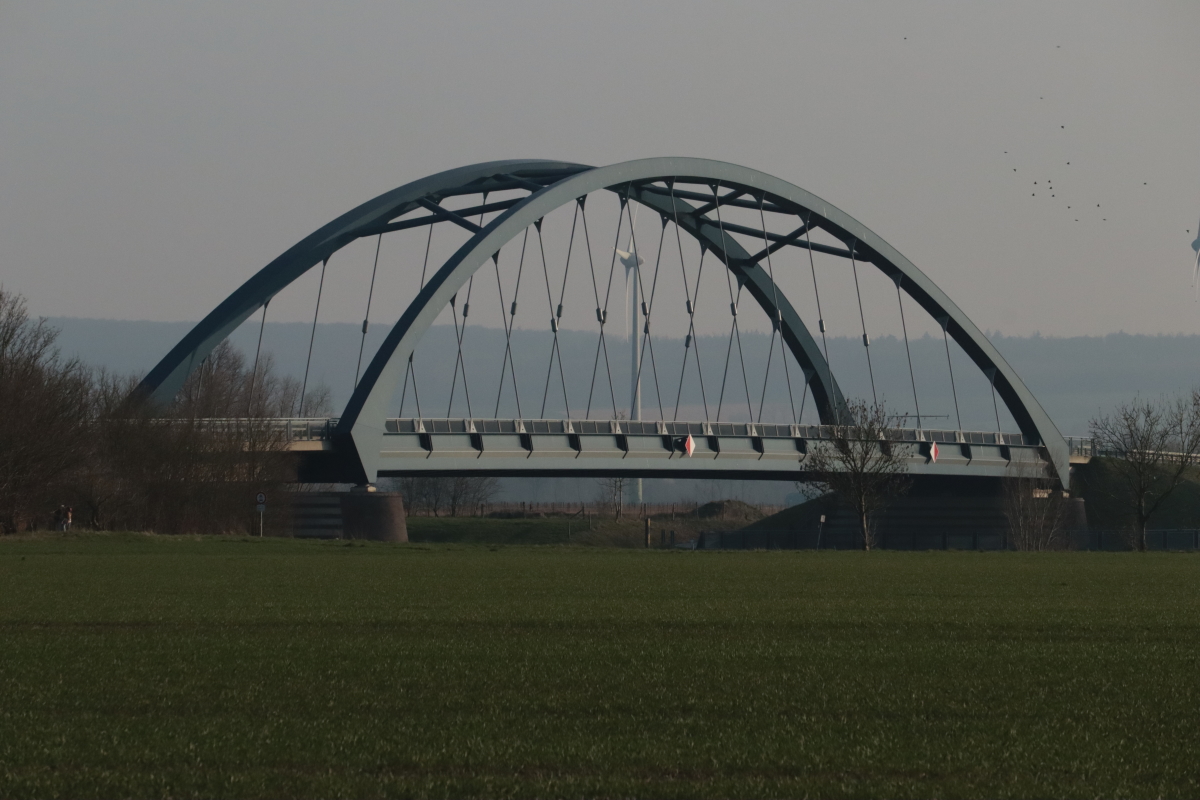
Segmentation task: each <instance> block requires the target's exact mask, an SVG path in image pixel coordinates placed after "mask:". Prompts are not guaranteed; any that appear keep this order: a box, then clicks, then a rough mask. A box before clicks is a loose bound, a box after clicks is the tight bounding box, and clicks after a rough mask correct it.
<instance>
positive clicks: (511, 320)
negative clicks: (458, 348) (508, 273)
mask: <svg viewBox="0 0 1200 800" xmlns="http://www.w3.org/2000/svg"><path fill="white" fill-rule="evenodd" d="M528 243H529V226H526V227H525V238H524V239H522V241H521V260H520V262H519V263H518V265H517V285H516V287H515V288H514V289H513V300H512V305H511V306H510V307H509V309H508V313H509V317H508V320H507V321H505V319H504V311H505V309H504V288H503V287H502V286H501V284H500V253H499V251H497V252H496V253H495V255H493V256H492V263H493V264H494V265H495V266H496V291H497V293H498V294H499V297H500V323H501V324H502V325H504V360H503V361H502V362H501V364H500V387H499V388H498V389H497V390H496V411H495V414H494V416H496V417H499V416H500V395H501V394H502V393H503V392H504V368H505V366H507V367H508V369H509V372H510V373H511V374H512V379H513V397H514V398H515V399H516V401H517V418H518V419H523V417H522V416H521V393H520V391H519V390H518V388H517V371H516V365H515V364H514V363H513V356H512V331H513V327H514V326H515V325H516V324H517V296H518V295H519V294H520V291H521V273H522V272H524V270H525V245H526V244H528Z"/></svg>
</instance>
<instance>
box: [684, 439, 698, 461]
mask: <svg viewBox="0 0 1200 800" xmlns="http://www.w3.org/2000/svg"><path fill="white" fill-rule="evenodd" d="M683 452H685V453H687V454H688V458H691V457H692V453H694V452H696V442H695V440H694V439H692V435H691V434H690V433H689V434H688V435H687V438H686V439H684V440H683Z"/></svg>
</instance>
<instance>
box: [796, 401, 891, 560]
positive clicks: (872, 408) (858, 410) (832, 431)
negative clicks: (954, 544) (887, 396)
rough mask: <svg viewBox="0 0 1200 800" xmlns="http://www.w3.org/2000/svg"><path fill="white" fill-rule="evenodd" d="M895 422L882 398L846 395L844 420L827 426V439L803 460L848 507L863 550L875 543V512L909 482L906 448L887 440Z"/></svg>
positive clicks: (817, 480) (818, 481) (825, 488)
mask: <svg viewBox="0 0 1200 800" xmlns="http://www.w3.org/2000/svg"><path fill="white" fill-rule="evenodd" d="M896 422H897V421H896V420H895V418H893V417H891V416H889V415H888V413H887V410H886V409H885V408H884V406H883V405H882V404H881V403H874V404H868V403H866V402H865V401H850V402H848V403H847V413H846V414H845V415H844V416H843V422H841V423H839V424H837V425H831V426H829V427H828V428H827V430H829V439H828V440H826V441H823V442H821V443H820V444H819V445H817V446H816V447H814V448H813V449H812V451H811V452H810V453H809V454H808V458H807V459H806V461H805V466H806V468H807V469H808V470H810V471H811V472H813V473H814V474H815V475H816V479H815V483H816V484H817V485H818V486H819V487H821V488H822V489H823V490H824V491H826V492H833V493H834V494H835V495H836V496H837V498H838V500H839V501H841V502H842V503H843V504H844V505H846V506H849V507H850V508H851V509H853V511H854V514H855V516H856V517H857V519H858V525H859V534H860V537H861V543H862V548H863V549H864V550H870V549H871V547H872V546H873V545H874V544H875V531H874V523H875V517H876V515H877V512H879V511H880V510H882V509H883V508H884V507H885V506H886V505H887V503H888V501H889V500H891V499H892V498H893V497H896V496H898V495H902V494H904V493H905V492H907V491H908V487H909V485H910V479H909V477H908V474H907V473H908V461H907V457H906V454H905V453H904V452H903V451H902V450H901V448H899V447H896V446H894V445H893V444H891V443H890V442H889V441H888V431H889V429H892V428H895V427H897V424H896Z"/></svg>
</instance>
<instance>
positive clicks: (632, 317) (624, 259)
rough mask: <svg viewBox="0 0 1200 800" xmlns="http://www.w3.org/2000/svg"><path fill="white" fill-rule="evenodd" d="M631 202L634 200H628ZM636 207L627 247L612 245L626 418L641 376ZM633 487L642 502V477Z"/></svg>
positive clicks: (634, 410)
mask: <svg viewBox="0 0 1200 800" xmlns="http://www.w3.org/2000/svg"><path fill="white" fill-rule="evenodd" d="M630 202H631V203H632V202H633V201H630ZM637 212H638V209H637V208H634V210H633V217H632V219H631V220H630V222H629V244H627V245H626V247H627V248H628V249H626V250H622V249H620V248H619V247H618V248H613V249H614V250H616V252H617V255H618V256H619V257H620V259H621V263H622V264H624V265H625V324H626V327H627V328H628V329H629V386H630V389H629V392H630V397H629V418H630V419H631V420H635V419H638V420H640V419H641V418H642V376H641V353H642V351H641V335H640V326H639V325H638V322H639V317H638V311H639V310H640V308H639V305H640V304H639V303H638V268H639V267H640V266H641V265H642V264H644V263H645V261H644V260H643V259H642V258H641V257H640V256H638V255H637V254H636V253H634V252H633V250H634V247H633V228H634V226H635V225H637ZM633 487H634V491H633V494H634V498H633V499H634V502H635V503H637V504H638V505H641V502H642V479H641V478H636V479H634V482H633Z"/></svg>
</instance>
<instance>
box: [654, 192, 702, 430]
mask: <svg viewBox="0 0 1200 800" xmlns="http://www.w3.org/2000/svg"><path fill="white" fill-rule="evenodd" d="M671 210H672V212H673V213H674V215H675V243H676V245H677V246H678V247H679V272H680V274H681V275H682V276H683V296H684V299H685V300H686V302H687V315H688V332H687V335H685V336H684V337H683V366H682V367H681V368H680V370H679V389H678V391H677V392H676V393H675V416H674V419H679V403H680V400H681V399H682V397H683V376H684V374H685V373H686V372H687V357H688V350H690V349H691V345H693V344H695V345H696V351H695V352H696V375H697V377H698V378H699V380H700V402H701V403H703V405H704V421H705V422H707V421H708V419H709V416H708V393H707V392H706V391H705V389H704V369H703V367H701V365H700V344H699V342H697V341H695V339H696V335H695V334H696V325H695V323H696V302H693V300H695V301H697V302H698V301H699V295H700V278H701V277H702V276H703V274H704V256H705V254H706V252H707V250H706V248H705V247H704V245H703V243H701V245H700V265H699V267H698V268H697V270H696V290H695V292H693V291H692V290H691V288H690V287H689V286H688V277H687V266H686V264H685V259H684V257H683V236H682V234H681V233H680V228H679V206H678V204H677V203H676V201H675V181H674V179H672V181H671ZM663 231H664V233H665V232H666V228H665V224H664V229H663Z"/></svg>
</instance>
